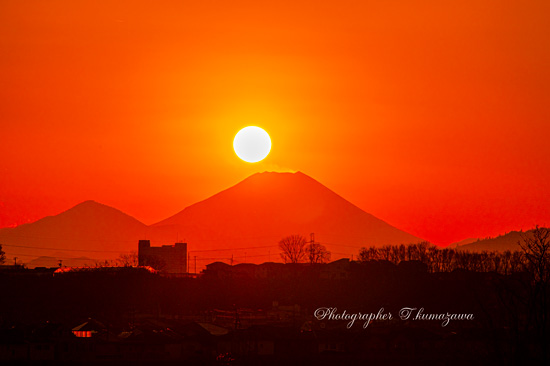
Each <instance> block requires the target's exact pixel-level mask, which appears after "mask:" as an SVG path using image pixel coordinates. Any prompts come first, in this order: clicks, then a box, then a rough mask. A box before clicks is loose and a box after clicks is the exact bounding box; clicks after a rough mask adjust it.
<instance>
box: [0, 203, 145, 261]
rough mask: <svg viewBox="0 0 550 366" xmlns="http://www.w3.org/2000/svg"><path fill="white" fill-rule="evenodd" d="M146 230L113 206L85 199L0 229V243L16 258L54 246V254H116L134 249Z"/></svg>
mask: <svg viewBox="0 0 550 366" xmlns="http://www.w3.org/2000/svg"><path fill="white" fill-rule="evenodd" d="M147 230H148V229H147V225H145V224H143V223H141V222H140V221H138V220H136V219H135V218H133V217H131V216H129V215H127V214H125V213H123V212H121V211H119V210H117V209H114V208H112V207H109V206H106V205H103V204H101V203H97V202H94V201H86V202H83V203H80V204H78V205H76V206H75V207H73V208H71V209H69V210H67V211H65V212H62V213H60V214H59V215H56V216H48V217H44V218H43V219H40V220H38V221H36V222H33V223H29V224H24V225H20V226H18V227H15V228H4V229H0V243H1V244H5V246H4V251H5V252H6V255H7V256H9V257H12V256H18V257H19V259H18V262H29V261H31V260H32V257H30V256H37V257H39V256H51V254H52V251H51V250H38V249H33V248H55V249H58V250H57V253H56V254H57V255H56V258H62V257H66V258H74V257H80V256H83V255H84V256H89V257H93V258H116V257H118V255H119V254H118V252H126V251H131V250H136V248H137V241H138V240H139V239H140V238H143V237H145V236H146V233H147ZM10 245H17V246H18V247H13V246H10ZM65 249H67V250H65Z"/></svg>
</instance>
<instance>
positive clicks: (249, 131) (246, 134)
mask: <svg viewBox="0 0 550 366" xmlns="http://www.w3.org/2000/svg"><path fill="white" fill-rule="evenodd" d="M233 149H234V150H235V154H237V156H238V157H239V158H241V159H242V160H244V161H246V162H247V163H257V162H259V161H261V160H263V159H265V157H266V156H267V155H268V154H269V151H271V139H270V138H269V135H268V133H267V132H265V130H263V129H262V128H260V127H256V126H248V127H245V128H243V129H242V130H240V131H239V132H237V134H236V135H235V139H234V140H233Z"/></svg>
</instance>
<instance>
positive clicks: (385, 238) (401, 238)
mask: <svg viewBox="0 0 550 366" xmlns="http://www.w3.org/2000/svg"><path fill="white" fill-rule="evenodd" d="M153 227H154V228H157V229H164V230H165V231H173V232H178V233H179V237H180V238H182V237H184V238H186V240H187V241H188V242H189V244H190V248H191V250H193V249H192V248H197V247H199V248H201V250H205V249H216V248H231V247H233V248H241V247H258V246H270V245H271V246H273V247H274V248H273V249H272V252H278V250H277V248H276V245H277V243H278V241H279V240H280V239H282V238H283V237H284V236H287V235H291V234H302V235H305V236H307V238H308V239H309V234H310V233H315V238H316V240H317V241H319V242H321V243H325V244H326V245H327V247H328V248H329V250H331V251H332V252H333V259H336V258H338V257H342V256H347V257H350V256H351V255H357V253H358V251H359V249H360V248H361V247H362V246H371V245H374V246H381V245H384V244H400V243H413V242H420V241H421V239H419V238H417V237H415V236H413V235H411V234H408V233H406V232H404V231H401V230H399V229H397V228H395V227H393V226H391V225H389V224H388V223H386V222H384V221H382V220H380V219H378V218H376V217H374V216H373V215H371V214H369V213H367V212H365V211H363V210H361V209H360V208H359V207H357V206H355V205H353V204H351V203H350V202H348V201H346V200H345V199H344V198H342V197H341V196H339V195H338V194H336V193H334V192H333V191H331V190H330V189H328V188H327V187H325V186H323V185H322V184H321V183H319V182H317V181H316V180H314V179H313V178H311V177H309V176H307V175H305V174H303V173H301V172H297V173H273V172H265V173H257V174H254V175H252V176H250V177H248V178H247V179H245V180H243V181H242V182H240V183H238V184H237V185H235V186H233V187H231V188H229V189H227V190H224V191H222V192H220V193H218V194H216V195H214V196H212V197H210V198H208V199H206V200H204V201H201V202H198V203H196V204H194V205H191V206H189V207H187V208H185V209H184V210H182V211H181V212H179V213H177V214H176V215H174V216H172V217H170V218H168V219H166V220H163V221H161V222H159V223H157V224H155V225H153ZM260 252H261V253H263V254H264V255H265V253H266V249H262V250H260V251H254V252H251V251H248V257H249V258H251V259H250V261H254V260H253V259H252V256H251V255H252V254H253V255H260V254H258V253H260ZM227 255H229V254H227ZM227 255H226V256H227ZM239 255H240V256H241V258H240V260H244V253H242V251H241V252H240V254H239ZM267 259H268V258H264V259H263V260H267ZM270 259H276V260H278V259H279V257H278V255H274V256H273V258H270ZM247 260H248V258H247ZM257 261H259V260H257ZM257 261H256V262H257Z"/></svg>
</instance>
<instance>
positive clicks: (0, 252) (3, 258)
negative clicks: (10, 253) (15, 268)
mask: <svg viewBox="0 0 550 366" xmlns="http://www.w3.org/2000/svg"><path fill="white" fill-rule="evenodd" d="M5 261H6V253H5V252H4V251H3V250H2V244H0V264H2V263H4V262H5Z"/></svg>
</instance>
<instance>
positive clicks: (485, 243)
mask: <svg viewBox="0 0 550 366" xmlns="http://www.w3.org/2000/svg"><path fill="white" fill-rule="evenodd" d="M532 233H533V230H528V231H525V232H523V231H511V232H509V233H507V234H504V235H500V236H497V237H496V238H486V239H478V240H477V241H475V242H473V243H469V244H466V245H459V246H458V247H457V249H459V250H470V251H472V252H480V251H483V250H487V251H499V252H504V251H506V250H510V251H515V250H521V248H520V246H519V245H518V242H523V238H525V237H526V236H530V235H532Z"/></svg>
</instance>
